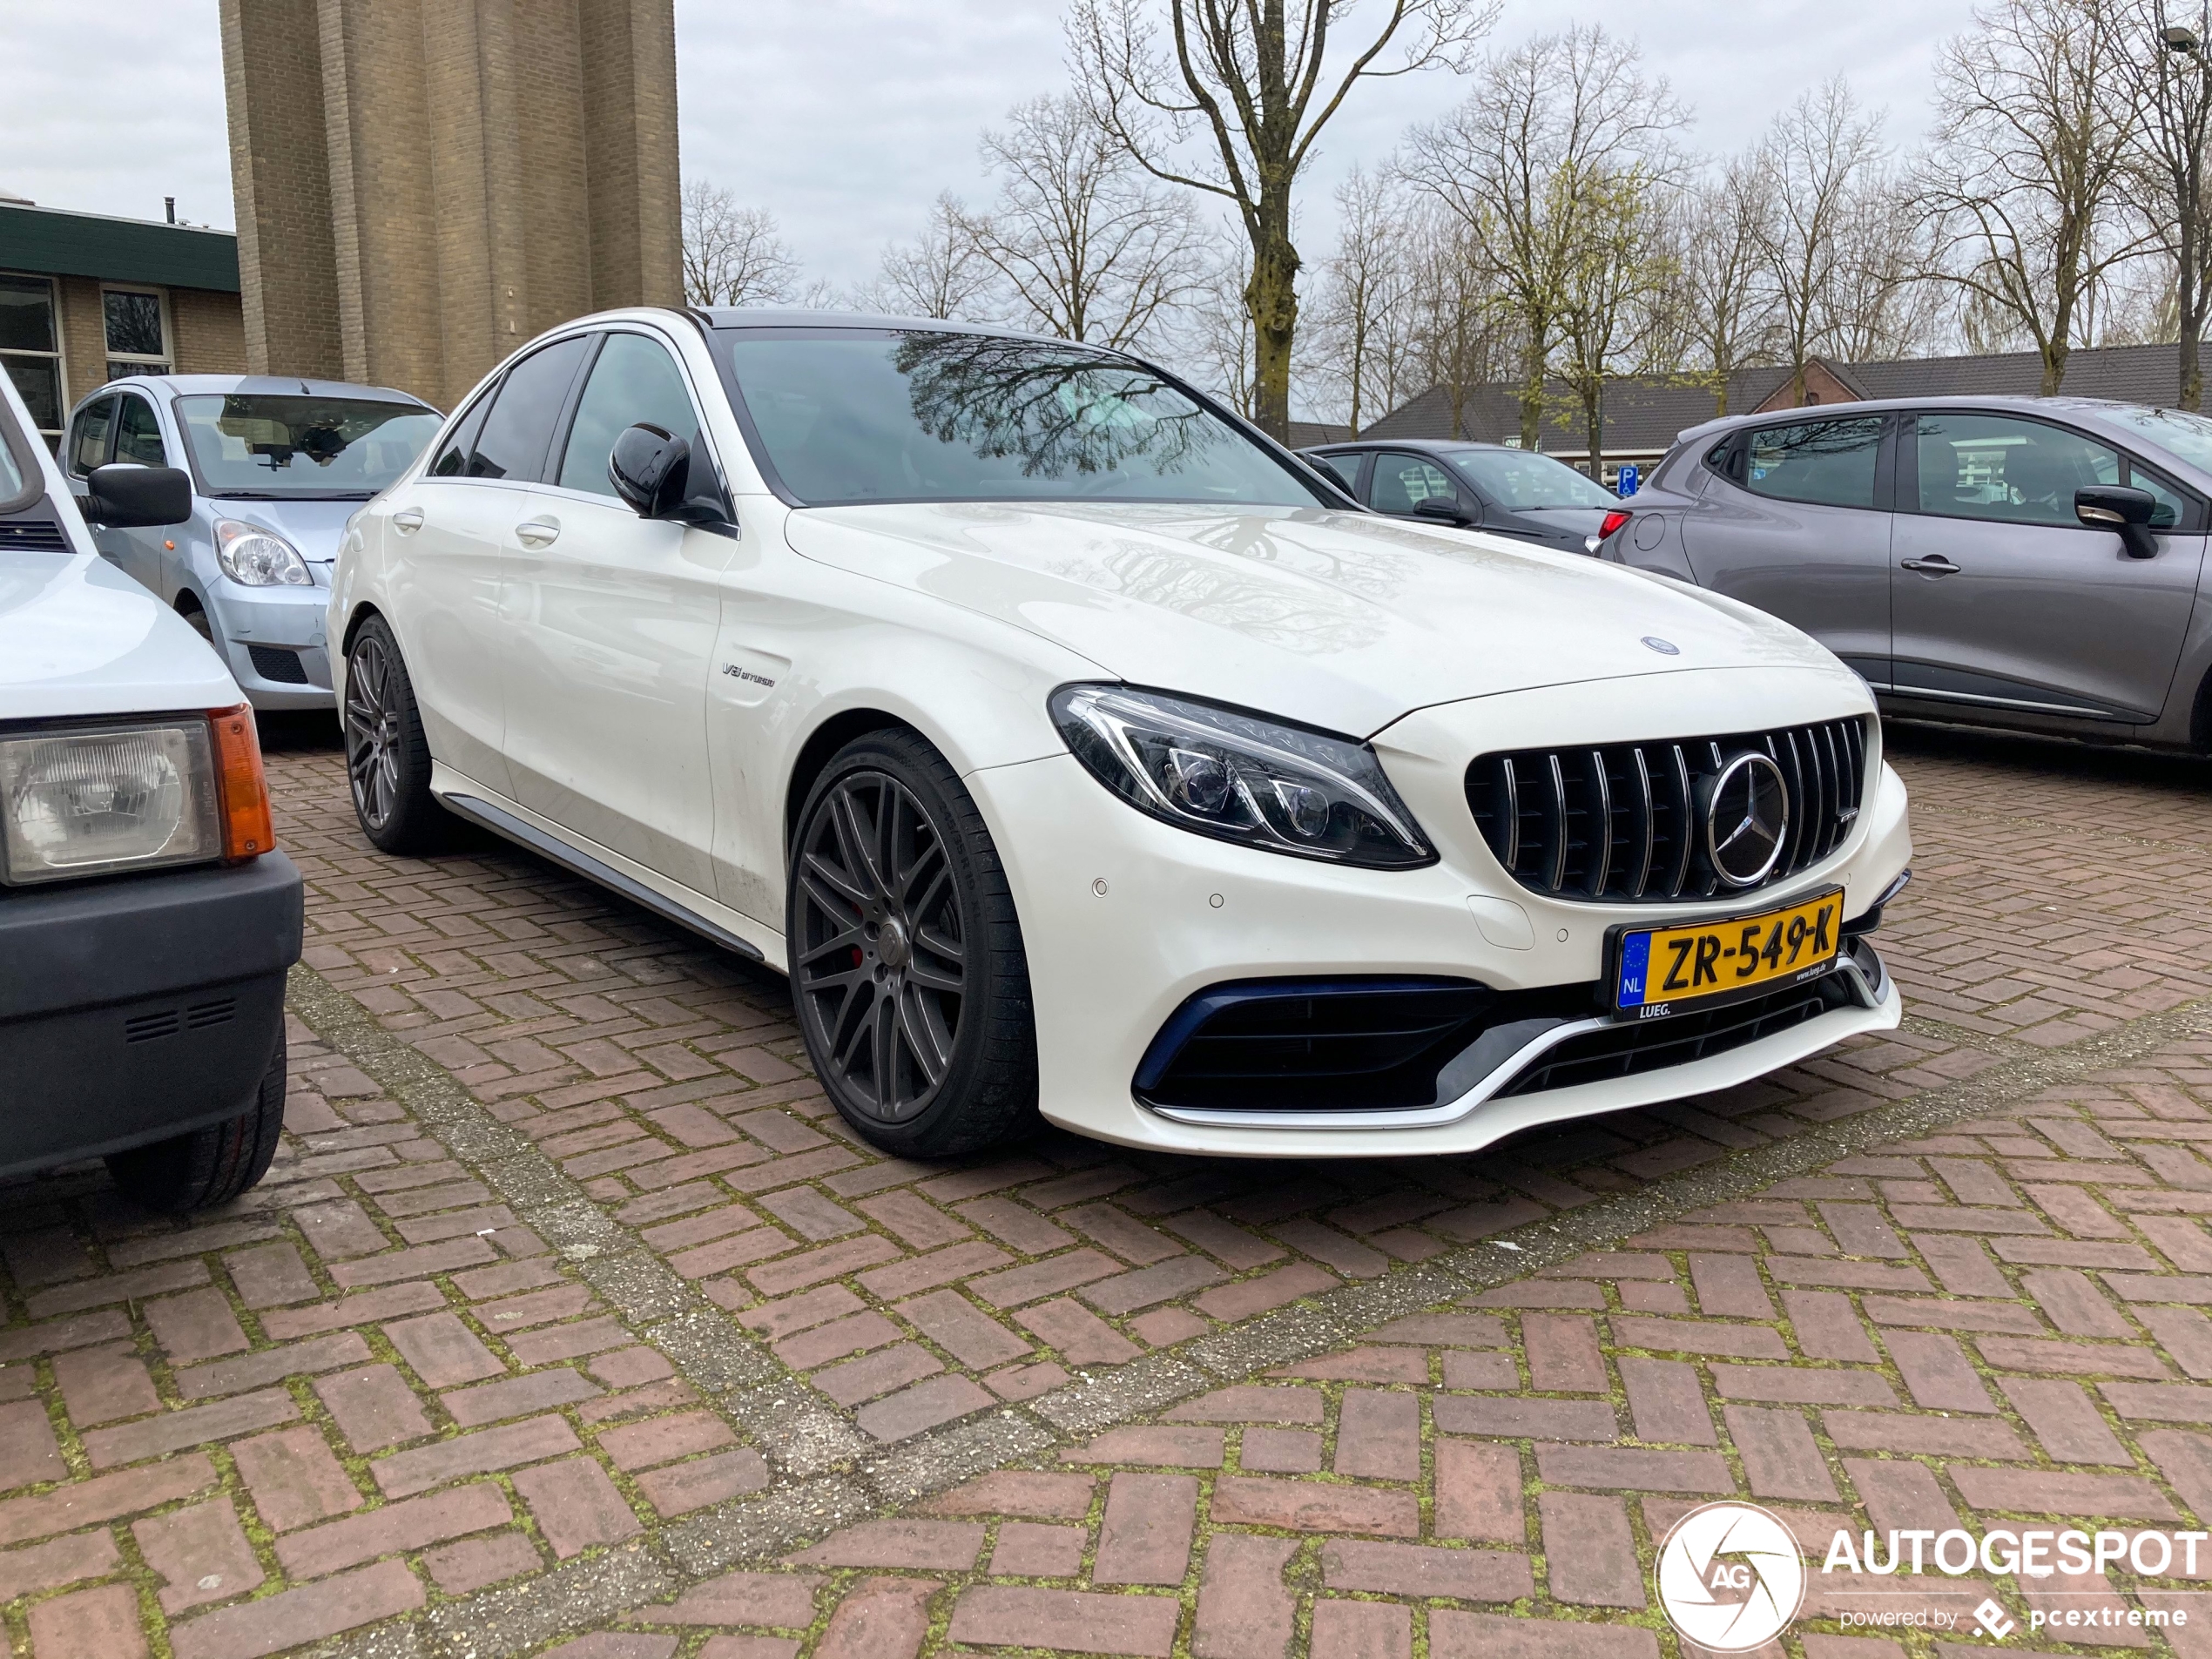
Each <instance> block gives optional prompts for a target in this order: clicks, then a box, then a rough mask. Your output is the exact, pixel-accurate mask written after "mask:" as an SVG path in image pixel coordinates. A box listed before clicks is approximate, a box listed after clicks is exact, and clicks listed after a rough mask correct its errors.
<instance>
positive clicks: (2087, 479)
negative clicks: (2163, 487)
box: [1915, 415, 2121, 525]
mask: <svg viewBox="0 0 2212 1659" xmlns="http://www.w3.org/2000/svg"><path fill="white" fill-rule="evenodd" d="M1915 425H1916V428H1917V432H1918V444H1917V451H1918V455H1919V466H1920V510H1921V511H1922V512H1924V513H1933V514H1939V515H1940V516H1943V517H1946V518H1986V519H1992V520H1994V521H1996V522H1998V523H2006V524H2065V525H2078V524H2079V523H2080V520H2079V519H2077V518H2075V517H2074V491H2075V490H2077V489H2081V488H2082V487H2083V486H2085V485H2089V484H2116V483H2119V482H2121V459H2120V452H2119V451H2118V450H2117V449H2114V448H2111V447H2110V446H2109V445H2107V444H2102V443H2099V442H2097V441H2096V440H2095V439H2094V438H2089V437H2085V436H2084V435H2081V434H2080V433H2079V432H2074V431H2070V430H2068V429H2067V428H2065V427H2056V426H2046V425H2045V424H2044V423H2043V422H2042V421H2020V420H2015V419H2013V418H2012V417H2010V416H2008V415H1920V416H1919V417H1917V419H1916V422H1915Z"/></svg>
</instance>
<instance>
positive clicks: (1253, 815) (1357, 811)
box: [1051, 685, 1436, 870]
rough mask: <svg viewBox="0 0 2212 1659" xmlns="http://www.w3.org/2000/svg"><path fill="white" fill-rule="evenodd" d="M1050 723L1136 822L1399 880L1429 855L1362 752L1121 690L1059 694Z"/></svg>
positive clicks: (1307, 733) (1215, 709) (1430, 859)
mask: <svg viewBox="0 0 2212 1659" xmlns="http://www.w3.org/2000/svg"><path fill="white" fill-rule="evenodd" d="M1051 708H1052V718H1053V723H1054V724H1055V725H1057V726H1058V727H1059V728H1060V735H1061V736H1062V738H1065V739H1066V740H1067V744H1068V747H1069V749H1070V750H1072V751H1073V752H1074V753H1075V756H1076V759H1078V760H1080V761H1082V763H1083V765H1084V766H1085V767H1086V768H1087V769H1088V770H1089V772H1090V774H1091V775H1092V776H1093V777H1094V778H1096V779H1098V781H1099V782H1100V783H1102V784H1104V785H1105V786H1106V787H1107V788H1109V789H1110V790H1112V791H1113V792H1115V793H1116V794H1117V795H1119V796H1120V797H1121V798H1122V799H1123V800H1125V801H1127V802H1128V803H1129V804H1130V806H1134V807H1136V809H1137V810H1138V811H1139V812H1143V813H1150V814H1151V815H1152V816H1153V817H1154V818H1157V819H1162V820H1163V821H1164V822H1166V823H1170V824H1173V825H1175V826H1177V828H1180V829H1187V830H1190V831H1193V832H1195V833H1197V834H1200V835H1211V836H1214V837H1216V838H1217V839H1218V840H1224V841H1240V842H1242V843H1244V845H1245V846H1256V847H1258V848H1260V849H1262V850H1263V851H1264V852H1269V853H1289V854H1291V856H1293V857H1296V858H1304V859H1321V860H1326V861H1327V862H1329V863H1332V864H1358V865H1364V866H1366V867H1368V868H1371V869H1380V870H1403V869H1411V868H1413V867H1416V866H1420V865H1424V864H1433V863H1434V862H1435V861H1436V849H1435V848H1433V847H1432V846H1430V845H1429V844H1428V839H1427V837H1426V836H1425V835H1423V834H1422V833H1421V828H1420V825H1419V824H1417V823H1415V822H1414V821H1413V813H1411V812H1409V811H1408V810H1407V809H1406V803H1405V802H1404V801H1402V800H1400V799H1399V798H1398V792H1397V791H1396V790H1394V789H1393V788H1392V787H1391V786H1390V779H1388V778H1386V777H1385V776H1384V775H1383V769H1382V763H1381V762H1379V760H1377V759H1375V752H1374V751H1373V750H1372V749H1370V748H1369V747H1368V746H1367V745H1366V744H1364V743H1360V742H1358V741H1356V740H1354V739H1352V738H1341V737H1336V736H1333V735H1332V734H1331V733H1328V732H1316V731H1313V730H1312V729H1311V728H1309V727H1305V726H1298V725H1285V724H1284V723H1283V722H1281V721H1278V720H1271V719H1269V718H1266V717H1265V716H1264V715H1258V714H1252V713H1248V712H1246V711H1244V710H1241V709H1233V708H1224V707H1222V706H1220V705H1217V704H1212V703H1200V702H1196V701H1193V700H1191V699H1190V698H1180V697H1170V696H1168V695H1166V694H1164V693H1163V692H1159V691H1135V690H1132V689H1130V687H1128V686H1123V685H1063V686H1062V687H1061V688H1060V689H1059V690H1058V691H1055V692H1054V693H1053V694H1052V702H1051Z"/></svg>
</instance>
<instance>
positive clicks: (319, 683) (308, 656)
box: [207, 567, 334, 710]
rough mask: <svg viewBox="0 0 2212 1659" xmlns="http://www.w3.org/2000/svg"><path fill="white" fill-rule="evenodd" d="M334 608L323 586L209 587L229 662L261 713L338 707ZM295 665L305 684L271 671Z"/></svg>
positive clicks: (227, 582)
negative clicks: (329, 641) (330, 634)
mask: <svg viewBox="0 0 2212 1659" xmlns="http://www.w3.org/2000/svg"><path fill="white" fill-rule="evenodd" d="M317 569H318V570H319V571H320V569H321V567H317ZM329 606H330V590H329V589H328V588H327V587H326V586H324V585H322V584H321V583H320V582H318V583H317V585H315V586H314V587H311V588H248V587H245V586H242V585H241V584H239V583H235V582H233V581H230V580H228V579H227V578H223V579H219V580H217V581H216V582H213V583H210V584H209V587H208V592H207V610H208V617H209V619H210V621H212V624H214V631H215V637H216V639H217V640H218V641H219V649H220V650H221V651H222V653H223V661H224V663H225V664H226V666H227V667H228V668H229V669H230V671H231V672H232V674H233V675H234V676H235V677H236V678H237V680H238V683H239V689H240V690H241V691H244V692H245V693H246V699H247V700H248V701H249V702H251V703H252V704H253V706H254V707H255V708H257V709H271V710H273V709H327V708H330V707H333V706H334V697H333V694H332V691H331V685H330V653H329V651H328V649H327V645H326V643H325V630H326V629H327V626H328V625H329ZM257 646H258V647H260V656H261V660H260V661H257V660H256V652H255V647H257ZM293 660H296V661H297V663H298V664H299V666H298V669H297V672H299V673H300V674H302V675H304V676H305V679H304V682H303V681H298V680H293V679H290V678H274V677H273V676H272V674H271V673H269V672H268V671H266V670H269V669H273V668H278V667H280V666H281V667H283V668H286V669H287V670H288V669H289V665H290V663H291V662H292V661H293Z"/></svg>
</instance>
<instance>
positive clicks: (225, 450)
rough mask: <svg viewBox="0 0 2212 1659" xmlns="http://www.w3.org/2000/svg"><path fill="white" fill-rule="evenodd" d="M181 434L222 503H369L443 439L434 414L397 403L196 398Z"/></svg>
mask: <svg viewBox="0 0 2212 1659" xmlns="http://www.w3.org/2000/svg"><path fill="white" fill-rule="evenodd" d="M175 407H176V411H177V424H178V426H179V427H180V428H182V429H183V432H184V438H185V448H186V449H188V450H190V451H191V452H192V466H193V468H194V469H195V470H196V471H197V472H198V473H199V483H200V489H201V491H202V493H204V494H206V495H208V496H214V497H217V498H218V499H224V500H228V499H239V500H263V501H280V500H286V499H293V498H296V499H300V500H306V501H367V500H368V498H369V497H370V496H374V494H375V493H376V492H377V491H378V490H380V489H383V488H384V486H385V485H387V484H388V483H390V482H392V481H393V480H394V479H395V478H397V477H398V476H399V475H401V473H403V472H405V471H406V470H407V469H408V468H409V467H410V466H412V465H413V464H414V463H415V456H417V455H421V453H422V447H423V445H425V444H427V443H428V442H430V440H431V439H432V438H433V437H435V436H436V435H437V431H438V416H437V413H436V411H435V410H433V409H428V408H424V407H423V406H422V405H421V404H420V403H401V402H399V401H396V400H395V399H392V398H381V397H380V398H368V397H324V396H318V395H303V394H301V393H298V392H282V393H278V392H222V393H214V392H195V393H192V394H190V395H186V396H184V397H179V399H178V400H177V401H176V405H175Z"/></svg>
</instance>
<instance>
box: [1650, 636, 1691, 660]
mask: <svg viewBox="0 0 2212 1659" xmlns="http://www.w3.org/2000/svg"><path fill="white" fill-rule="evenodd" d="M1643 644H1644V647H1645V649H1646V650H1648V651H1657V652H1658V653H1659V654H1660V655H1661V656H1662V657H1679V656H1681V655H1682V647H1681V646H1679V645H1677V644H1675V642H1674V641H1673V640H1671V639H1662V638H1660V637H1659V636H1658V635H1656V634H1646V635H1645V636H1644V637H1643Z"/></svg>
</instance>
